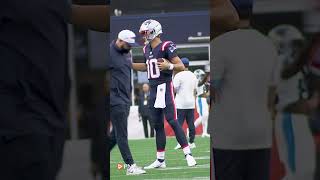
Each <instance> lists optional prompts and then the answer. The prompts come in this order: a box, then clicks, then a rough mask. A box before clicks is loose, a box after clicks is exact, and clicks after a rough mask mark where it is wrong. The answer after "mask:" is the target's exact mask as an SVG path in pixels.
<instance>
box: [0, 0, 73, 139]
mask: <svg viewBox="0 0 320 180" xmlns="http://www.w3.org/2000/svg"><path fill="white" fill-rule="evenodd" d="M70 8H71V6H70V4H69V3H68V0H54V1H53V0H28V1H21V0H3V1H1V6H0V63H1V64H0V134H17V133H18V134H20V133H45V134H52V133H53V132H55V131H57V130H61V129H64V128H65V127H66V120H65V115H66V110H67V108H66V104H67V103H66V102H67V99H68V98H67V97H68V92H69V77H68V66H67V65H68V61H67V21H68V18H69V16H70V10H71V9H70Z"/></svg>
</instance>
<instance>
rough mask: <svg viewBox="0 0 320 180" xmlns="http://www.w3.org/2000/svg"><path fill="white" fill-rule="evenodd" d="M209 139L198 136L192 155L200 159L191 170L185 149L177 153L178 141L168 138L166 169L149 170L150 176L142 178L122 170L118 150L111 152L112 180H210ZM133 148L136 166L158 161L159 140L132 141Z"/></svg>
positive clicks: (116, 148)
mask: <svg viewBox="0 0 320 180" xmlns="http://www.w3.org/2000/svg"><path fill="white" fill-rule="evenodd" d="M209 143H210V142H209V138H201V137H198V136H197V137H196V146H197V147H196V148H194V149H192V154H193V156H194V157H195V158H196V161H197V164H198V165H197V166H196V167H188V166H187V162H186V160H185V158H184V154H183V152H182V150H174V149H173V148H174V147H175V146H176V144H177V141H176V139H175V138H167V146H166V164H167V168H165V169H153V170H147V174H144V175H139V176H126V170H124V169H122V170H118V169H117V164H118V163H123V161H122V158H121V155H120V152H119V149H118V147H117V146H116V147H115V148H114V149H113V151H112V152H111V155H110V156H111V157H110V159H111V160H110V170H111V174H110V178H111V180H149V179H150V180H156V179H159V180H160V179H166V180H191V179H192V180H209V177H210V172H209V170H210V153H209V151H210V150H209ZM129 146H130V148H131V152H132V155H133V158H134V160H135V163H136V164H137V165H138V166H146V165H149V164H151V163H152V162H153V161H154V160H155V158H156V150H155V147H156V145H155V139H154V138H152V139H143V140H130V141H129Z"/></svg>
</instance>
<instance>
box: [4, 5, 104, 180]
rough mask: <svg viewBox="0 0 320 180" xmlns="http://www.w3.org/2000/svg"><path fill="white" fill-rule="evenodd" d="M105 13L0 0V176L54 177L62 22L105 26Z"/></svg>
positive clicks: (62, 81)
mask: <svg viewBox="0 0 320 180" xmlns="http://www.w3.org/2000/svg"><path fill="white" fill-rule="evenodd" d="M107 13H108V8H107V6H106V5H101V6H80V5H71V4H69V3H68V1H67V0H55V1H50V0H44V1H43V0H30V1H18V0H4V1H1V6H0V60H1V65H0V160H1V161H0V169H1V170H0V179H4V180H21V179H24V180H29V179H30V180H31V179H32V180H35V179H41V180H54V179H55V177H56V174H57V173H58V171H59V169H60V166H61V161H62V154H63V145H64V131H65V128H66V122H67V121H66V110H67V102H68V94H69V86H70V85H69V84H70V83H69V81H70V80H69V76H68V61H67V51H68V49H67V38H68V37H67V23H68V22H72V23H75V24H79V25H82V26H86V27H88V28H91V29H94V30H100V31H107V30H108V28H109V27H108V24H109V23H108V22H107V21H108V19H107V17H108V14H107ZM103 16H105V17H103Z"/></svg>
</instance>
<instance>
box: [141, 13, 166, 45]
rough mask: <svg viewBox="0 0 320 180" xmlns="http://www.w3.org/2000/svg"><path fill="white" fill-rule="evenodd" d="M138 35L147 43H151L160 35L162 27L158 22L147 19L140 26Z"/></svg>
mask: <svg viewBox="0 0 320 180" xmlns="http://www.w3.org/2000/svg"><path fill="white" fill-rule="evenodd" d="M139 33H140V34H141V35H142V36H143V38H144V39H145V40H146V41H147V42H151V41H152V40H153V39H154V38H156V37H157V36H158V35H159V34H162V26H161V24H160V23H159V22H158V21H156V20H153V19H148V20H146V21H144V22H143V23H142V24H141V26H140V30H139Z"/></svg>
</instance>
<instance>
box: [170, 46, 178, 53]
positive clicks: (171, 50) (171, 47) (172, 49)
mask: <svg viewBox="0 0 320 180" xmlns="http://www.w3.org/2000/svg"><path fill="white" fill-rule="evenodd" d="M176 49H177V47H176V46H175V45H174V44H171V45H170V47H169V51H170V52H173V51H174V50H176Z"/></svg>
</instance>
